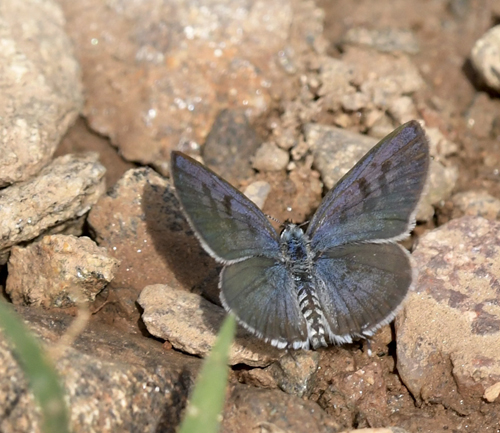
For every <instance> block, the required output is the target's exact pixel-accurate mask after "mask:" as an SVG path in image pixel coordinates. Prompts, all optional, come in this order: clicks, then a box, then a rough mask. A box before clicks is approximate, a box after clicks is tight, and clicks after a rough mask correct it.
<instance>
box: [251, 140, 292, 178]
mask: <svg viewBox="0 0 500 433" xmlns="http://www.w3.org/2000/svg"><path fill="white" fill-rule="evenodd" d="M289 160H290V156H289V154H288V152H287V151H286V150H283V149H281V148H279V147H278V146H277V145H276V144H274V143H269V142H266V143H263V144H262V146H260V147H259V149H257V152H256V153H255V156H254V159H253V168H255V169H256V170H259V171H279V170H284V169H285V168H286V166H287V165H288V162H289Z"/></svg>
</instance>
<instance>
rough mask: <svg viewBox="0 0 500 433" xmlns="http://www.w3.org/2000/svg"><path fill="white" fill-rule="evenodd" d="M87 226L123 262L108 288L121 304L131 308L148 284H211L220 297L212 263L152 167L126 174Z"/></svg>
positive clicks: (192, 286) (99, 204)
mask: <svg viewBox="0 0 500 433" xmlns="http://www.w3.org/2000/svg"><path fill="white" fill-rule="evenodd" d="M88 222H89V225H90V228H91V230H92V232H93V233H94V236H95V239H96V241H97V243H98V245H100V246H102V247H105V248H106V249H107V251H109V253H110V254H111V255H112V256H113V257H115V258H117V259H119V260H120V261H121V265H120V268H119V269H118V271H117V272H116V275H115V278H114V279H113V281H112V282H111V284H110V287H112V288H113V289H114V290H117V291H118V292H119V293H120V294H119V295H118V298H119V299H120V300H121V302H130V303H131V304H132V305H134V304H135V301H136V299H137V296H138V295H139V293H140V291H141V290H142V289H143V288H144V287H145V286H147V285H150V284H167V285H168V286H170V287H173V288H177V289H185V290H194V289H195V288H196V287H199V286H200V285H203V284H204V283H205V282H206V281H209V280H210V281H211V282H212V285H211V290H212V292H213V293H214V296H213V297H214V298H217V299H218V289H217V276H216V274H215V272H214V271H215V262H214V260H213V259H212V258H210V257H209V256H208V254H206V253H205V252H204V251H203V249H202V247H201V246H200V243H199V242H198V240H197V239H196V237H195V236H194V233H193V232H192V230H191V228H190V227H189V225H188V223H187V221H186V220H185V218H184V214H183V212H182V211H181V209H180V207H179V202H178V201H177V198H176V197H175V195H174V189H173V187H172V186H171V185H170V182H169V181H167V180H166V179H164V178H163V177H161V176H160V175H158V174H157V173H156V172H155V171H153V170H152V169H149V168H138V169H133V170H129V171H127V172H126V173H125V174H124V176H123V177H122V178H121V179H120V180H119V181H118V182H117V184H116V185H115V187H114V188H113V189H111V190H109V191H108V193H107V194H106V195H104V196H102V197H101V199H100V200H99V201H98V202H97V204H96V205H95V206H94V208H93V209H92V211H91V212H90V214H89V218H88ZM124 289H127V290H124ZM128 289H130V290H128ZM205 294H206V293H205ZM136 312H137V311H136ZM137 319H138V317H137Z"/></svg>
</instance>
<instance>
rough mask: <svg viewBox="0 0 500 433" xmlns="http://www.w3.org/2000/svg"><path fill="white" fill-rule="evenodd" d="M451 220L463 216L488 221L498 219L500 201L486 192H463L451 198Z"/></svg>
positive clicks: (499, 215) (499, 217) (499, 216)
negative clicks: (478, 217) (476, 217)
mask: <svg viewBox="0 0 500 433" xmlns="http://www.w3.org/2000/svg"><path fill="white" fill-rule="evenodd" d="M451 202H452V203H453V213H452V218H459V217H461V216H464V215H469V216H480V217H483V218H486V219H490V220H495V219H496V220H498V219H500V200H499V199H497V198H495V197H493V196H492V195H490V194H488V193H487V192H486V191H465V192H460V193H458V194H455V195H454V196H453V197H452V198H451Z"/></svg>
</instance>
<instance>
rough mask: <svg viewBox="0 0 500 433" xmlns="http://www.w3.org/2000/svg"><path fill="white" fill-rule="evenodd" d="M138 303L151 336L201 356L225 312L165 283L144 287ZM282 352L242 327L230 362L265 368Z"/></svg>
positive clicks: (232, 348) (212, 339)
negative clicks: (142, 310)
mask: <svg viewBox="0 0 500 433" xmlns="http://www.w3.org/2000/svg"><path fill="white" fill-rule="evenodd" d="M137 302H139V304H140V305H141V307H142V308H143V309H144V312H143V314H142V320H143V322H144V324H145V325H146V327H147V328H148V331H149V332H150V333H151V334H152V335H154V336H155V337H158V338H162V339H164V340H167V341H169V342H170V343H171V344H172V346H174V347H175V348H176V349H178V350H182V351H183V352H187V353H190V354H192V355H197V356H201V357H205V356H207V355H208V353H209V352H210V350H211V349H212V347H213V344H214V343H215V339H216V338H217V333H218V332H219V329H220V326H221V324H222V322H223V320H224V317H225V315H226V313H225V311H224V309H223V308H222V307H219V306H217V305H215V304H212V303H211V302H209V301H207V300H205V299H204V298H202V297H201V296H199V295H196V294H194V293H189V292H186V291H184V290H176V289H174V288H172V287H168V286H166V285H162V284H155V285H153V286H147V287H145V288H144V290H143V291H142V292H141V295H140V296H139V299H138V300H137ZM281 355H282V351H279V350H277V349H275V348H273V347H271V346H270V345H269V344H266V343H264V342H263V341H261V340H259V339H257V338H256V337H253V336H252V335H250V334H249V333H248V332H246V331H245V330H243V329H242V328H241V329H239V331H238V335H237V338H236V340H235V342H234V343H233V344H232V346H231V350H230V355H229V364H230V365H235V364H246V365H250V366H253V367H258V366H260V367H262V366H266V365H268V364H270V363H271V362H272V361H273V360H275V359H278V358H279V357H280V356H281Z"/></svg>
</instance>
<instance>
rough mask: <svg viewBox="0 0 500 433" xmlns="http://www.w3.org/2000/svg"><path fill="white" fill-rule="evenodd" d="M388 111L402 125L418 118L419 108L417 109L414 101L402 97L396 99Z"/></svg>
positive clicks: (407, 97)
mask: <svg viewBox="0 0 500 433" xmlns="http://www.w3.org/2000/svg"><path fill="white" fill-rule="evenodd" d="M387 111H388V113H389V115H390V116H391V117H392V118H393V119H394V120H395V121H396V122H397V123H398V124H400V125H402V124H403V123H406V122H409V121H410V120H413V119H417V118H418V113H417V107H415V104H414V103H413V99H411V98H410V97H409V96H400V97H399V98H395V99H394V100H393V101H392V102H391V104H390V105H389V108H388V110H387Z"/></svg>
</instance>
